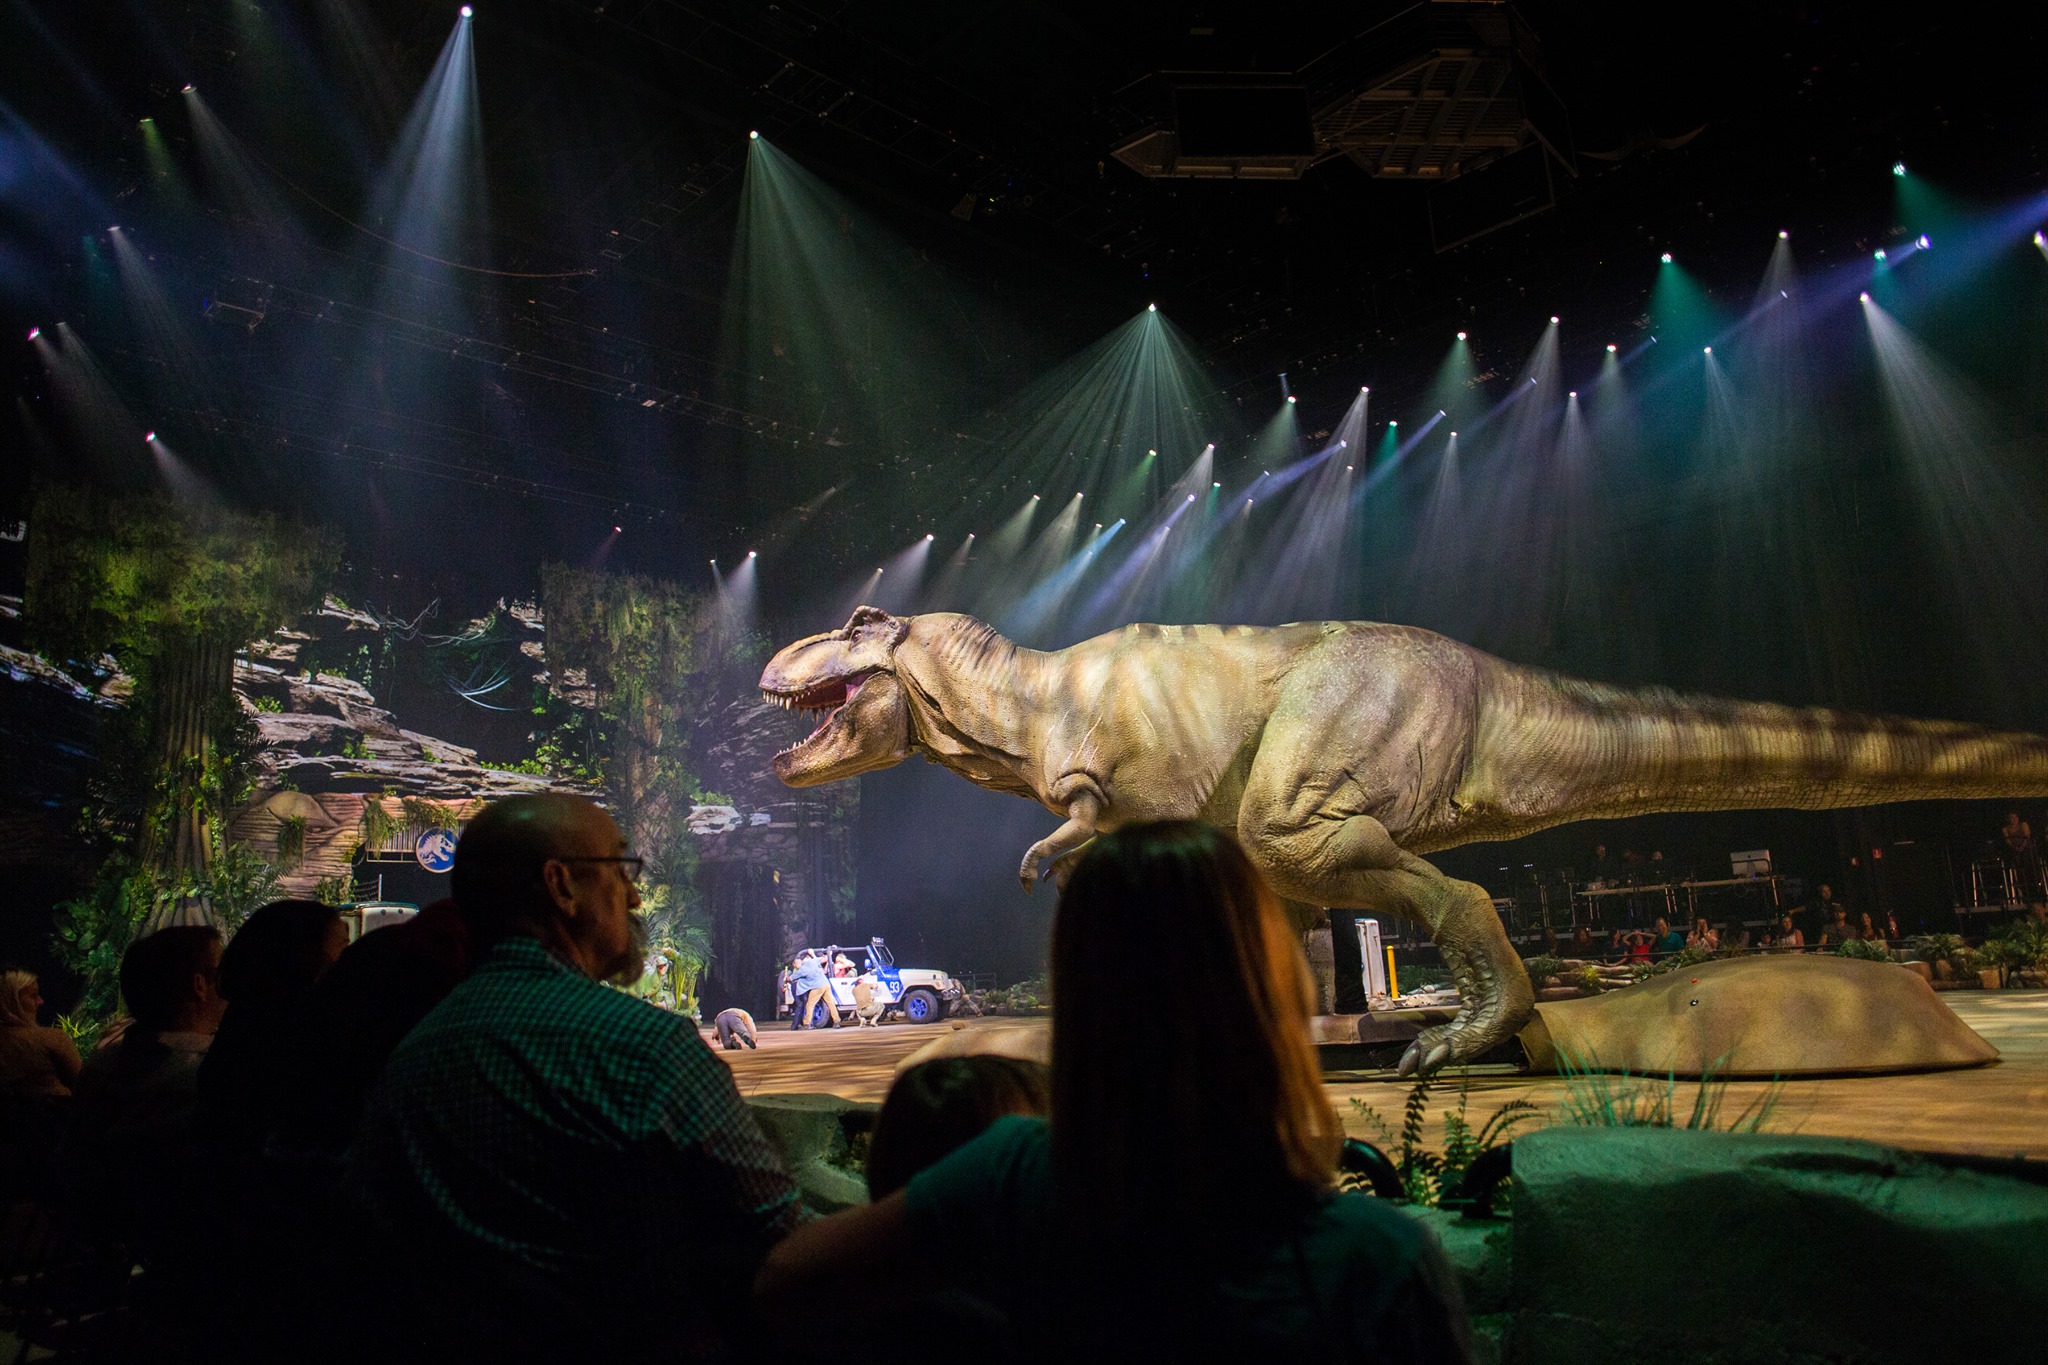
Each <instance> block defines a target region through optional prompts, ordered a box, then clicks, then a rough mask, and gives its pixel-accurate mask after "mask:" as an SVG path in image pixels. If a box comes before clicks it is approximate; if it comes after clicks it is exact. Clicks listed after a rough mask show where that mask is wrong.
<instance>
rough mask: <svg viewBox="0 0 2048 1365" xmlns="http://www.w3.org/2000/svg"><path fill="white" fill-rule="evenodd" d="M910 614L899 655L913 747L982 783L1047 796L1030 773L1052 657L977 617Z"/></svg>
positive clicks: (1035, 796)
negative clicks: (1032, 779)
mask: <svg viewBox="0 0 2048 1365" xmlns="http://www.w3.org/2000/svg"><path fill="white" fill-rule="evenodd" d="M910 620H911V628H910V633H909V635H908V636H907V637H906V638H905V639H904V641H903V643H902V644H900V645H898V646H897V648H896V656H895V659H896V677H897V680H898V681H899V682H900V683H901V684H902V686H903V691H904V695H905V697H906V698H907V699H908V702H909V707H910V724H911V744H912V747H913V748H915V749H916V750H917V751H918V752H920V753H922V754H924V755H925V757H927V758H929V759H931V760H932V761H933V762H934V763H939V764H943V765H944V766H946V767H948V768H951V769H952V770H953V771H954V772H956V773H959V774H960V775H961V776H963V777H965V778H967V779H968V780H969V781H970V782H973V783H975V784H977V785H979V786H983V787H988V788H991V789H993V790H995V791H1003V792H1011V793H1014V794H1016V795H1019V796H1028V797H1030V798H1032V799H1033V800H1038V799H1040V797H1041V793H1040V792H1039V791H1038V790H1037V788H1036V786H1035V785H1034V784H1033V783H1032V781H1031V780H1030V777H1029V774H1030V773H1031V772H1032V771H1033V770H1034V759H1035V757H1036V754H1037V751H1038V747H1039V746H1038V741H1039V739H1040V738H1041V736H1040V735H1039V729H1040V727H1041V726H1042V724H1043V716H1044V714H1045V712H1044V707H1045V704H1046V702H1047V700H1048V698H1047V695H1046V694H1047V691H1048V688H1049V687H1050V686H1051V684H1052V681H1053V680H1052V679H1051V678H1050V677H1049V676H1048V674H1049V672H1050V670H1049V668H1048V657H1049V656H1047V655H1046V654H1044V653H1042V652H1041V651H1039V650H1035V649H1026V648H1024V647H1022V646H1020V645H1018V644H1016V643H1014V642H1013V641H1010V640H1007V639H1005V638H1003V636H1002V635H1001V634H999V633H998V632H997V631H996V629H995V627H993V626H990V625H987V624H985V623H984V622H981V621H977V620H975V619H974V618H973V617H971V616H959V615H954V614H951V613H929V614H926V615H921V616H915V617H912V618H910Z"/></svg>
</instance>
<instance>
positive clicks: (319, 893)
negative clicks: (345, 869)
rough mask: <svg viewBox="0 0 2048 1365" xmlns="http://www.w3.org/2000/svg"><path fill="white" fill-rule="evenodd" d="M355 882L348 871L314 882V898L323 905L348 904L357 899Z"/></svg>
mask: <svg viewBox="0 0 2048 1365" xmlns="http://www.w3.org/2000/svg"><path fill="white" fill-rule="evenodd" d="M355 890H356V888H355V882H354V881H353V879H351V878H350V877H349V876H348V875H347V874H346V873H344V874H342V875H341V876H339V877H322V878H321V879H320V880H319V881H317V882H314V883H313V899H314V900H316V901H319V902H320V903H321V904H322V905H346V904H348V903H349V902H350V901H352V900H354V899H355Z"/></svg>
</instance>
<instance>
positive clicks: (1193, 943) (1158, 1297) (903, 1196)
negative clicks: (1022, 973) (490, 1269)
mask: <svg viewBox="0 0 2048 1365" xmlns="http://www.w3.org/2000/svg"><path fill="white" fill-rule="evenodd" d="M1163 924H1170V925H1171V926H1172V932H1170V933H1161V932H1160V926H1161V925H1163ZM1133 962H1144V963H1147V964H1148V968H1149V969H1150V970H1151V971H1153V972H1154V973H1155V974H1156V976H1157V977H1158V979H1160V980H1166V981H1172V982H1174V983H1175V985H1176V989H1177V990H1179V991H1182V992H1184V994H1185V998H1188V999H1192V1000H1199V1001H1201V1002H1202V1007H1201V1008H1200V1009H1187V1010H1170V1011H1165V1012H1162V1013H1160V1014H1158V1015H1157V1016H1156V1017H1155V1018H1154V1019H1153V1020H1151V1022H1150V1023H1149V1025H1148V1028H1149V1029H1150V1036H1149V1037H1148V1040H1147V1046H1146V1048H1145V1049H1144V1053H1143V1056H1142V1057H1141V1058H1140V1057H1137V1056H1135V1055H1134V1054H1133V1053H1132V1052H1131V1051H1130V1050H1129V1049H1126V1048H1117V1047H1111V1046H1108V1045H1106V1044H1107V1040H1108V1039H1110V1038H1112V1037H1114V1036H1116V1030H1117V1029H1118V1028H1119V1026H1120V1022H1119V1021H1122V1023H1121V1026H1123V1027H1128V1020H1129V1010H1130V989H1131V988H1130V964H1131V963H1133ZM1052 981H1053V1039H1054V1043H1053V1063H1052V1099H1053V1103H1052V1112H1051V1116H1050V1118H1038V1117H1019V1116H1011V1117H1007V1118H1002V1119H998V1120H997V1121H996V1122H995V1123H994V1124H993V1125H992V1126H991V1127H990V1128H989V1129H988V1130H987V1131H986V1132H984V1133H983V1134H982V1135H981V1136H980V1137H978V1138H976V1139H974V1140H973V1141H971V1142H969V1143H967V1144H966V1145H965V1146H963V1147H961V1148H959V1149H958V1150H957V1151H955V1152H953V1153H952V1154H951V1155H950V1156H948V1157H946V1158H945V1159H944V1160H942V1161H940V1162H939V1163H938V1164H937V1165H935V1166H933V1167H931V1168H930V1169H928V1170H926V1171H923V1172H922V1173H920V1174H918V1175H916V1176H914V1177H912V1179H911V1180H910V1182H909V1184H908V1185H907V1186H906V1187H905V1188H903V1189H901V1190H898V1191H896V1192H894V1193H892V1194H890V1195H888V1196H886V1197H884V1198H882V1199H880V1200H878V1201H876V1202H875V1203H873V1204H869V1205H866V1206H863V1207H859V1208H854V1209H849V1210H847V1211H845V1212H843V1213H839V1214H835V1215H833V1216H832V1217H830V1218H826V1219H823V1220H820V1221H819V1222H817V1223H814V1224H811V1225H809V1226H807V1227H804V1228H800V1229H798V1230H797V1231H796V1232H795V1233H794V1234H792V1235H791V1237H790V1238H789V1239H788V1240H787V1241H785V1242H783V1243H782V1244H781V1245H779V1246H777V1247H776V1248H775V1250H773V1251H772V1252H770V1253H769V1258H768V1262H767V1264H766V1265H765V1266H764V1267H763V1270H762V1273H761V1277H760V1279H759V1281H758V1283H757V1291H758V1293H759V1294H760V1296H761V1298H762V1300H763V1303H764V1306H765V1307H766V1308H767V1309H768V1310H769V1311H770V1312H772V1313H774V1314H775V1315H777V1316H778V1317H779V1316H781V1315H783V1314H791V1315H795V1314H801V1315H804V1316H812V1315H815V1314H818V1313H821V1312H823V1313H830V1312H832V1311H833V1310H834V1309H835V1308H838V1307H841V1306H846V1307H853V1306H858V1307H861V1308H864V1309H871V1308H872V1307H873V1306H874V1302H875V1300H876V1299H877V1298H878V1297H881V1296H884V1295H887V1294H889V1293H891V1292H892V1291H893V1292H894V1293H895V1294H897V1295H899V1296H900V1295H901V1294H903V1293H904V1292H905V1291H906V1289H907V1288H909V1287H910V1286H911V1285H912V1284H914V1285H915V1287H916V1288H918V1289H920V1290H926V1289H930V1288H932V1287H935V1286H936V1287H941V1288H944V1289H946V1290H949V1291H951V1292H953V1293H957V1294H964V1295H967V1296H970V1297H971V1298H973V1299H975V1300H978V1301H979V1302H981V1303H983V1304H986V1305H988V1307H989V1309H990V1312H991V1315H992V1316H997V1317H1000V1318H1001V1319H1003V1320H1006V1321H1007V1323H1008V1331H1007V1335H1008V1336H1009V1337H1010V1338H1011V1340H1010V1341H1009V1342H997V1343H996V1345H997V1346H999V1347H1000V1346H1004V1345H1007V1346H1009V1347H1010V1348H1011V1354H1012V1355H1014V1356H1017V1357H1020V1358H1027V1359H1036V1358H1039V1357H1041V1356H1043V1357H1044V1358H1048V1359H1100V1360H1117V1359H1138V1358H1143V1359H1187V1360H1246V1361H1264V1360H1281V1359H1292V1358H1302V1359H1308V1358H1311V1357H1313V1358H1315V1359H1321V1360H1375V1361H1402V1362H1407V1361H1425V1360H1427V1361H1463V1360H1469V1359H1470V1347H1469V1345H1468V1343H1467V1341H1466V1339H1465V1327H1464V1320H1463V1314H1462V1311H1461V1310H1460V1309H1459V1308H1458V1307H1457V1295H1456V1288H1455V1281H1454V1280H1453V1279H1452V1277H1451V1273H1450V1271H1449V1269H1448V1267H1447V1265H1446V1262H1445V1261H1444V1258H1443V1256H1442V1253H1441V1252H1440V1251H1439V1250H1438V1249H1437V1247H1436V1244H1435V1241H1434V1239H1433V1238H1432V1237H1431V1236H1430V1234H1429V1233H1428V1232H1427V1231H1426V1230H1425V1229H1424V1228H1423V1227H1422V1226H1421V1225H1420V1224H1419V1223H1417V1222H1416V1221H1414V1220H1413V1219H1411V1218H1409V1217H1408V1216H1407V1215H1406V1214H1404V1213H1402V1212H1401V1211H1400V1210H1399V1209H1397V1208H1396V1207H1394V1206H1393V1205H1392V1204H1390V1203H1386V1202H1383V1201H1381V1200H1378V1199H1374V1198H1371V1197H1369V1196H1366V1195H1360V1194H1338V1193H1335V1192H1334V1191H1333V1189H1332V1181H1333V1171H1334V1164H1335V1161H1336V1156H1337V1152H1338V1148H1339V1146H1340V1144H1341V1142H1342V1138H1343V1130H1342V1128H1341V1127H1340V1126H1339V1125H1338V1122H1337V1117H1336V1115H1335V1113H1334V1112H1333V1111H1332V1110H1331V1108H1330V1102H1329V1099H1328V1097H1327V1096H1326V1095H1325V1093H1324V1091H1323V1086H1322V1077H1321V1072H1320V1069H1319V1067H1318V1064H1317V1062H1316V1058H1315V1055H1314V1051H1313V1049H1312V1047H1311V1046H1310V1044H1309V1037H1308V1017H1309V1014H1310V1012H1311V1011H1312V1010H1313V1009H1314V1005H1315V989H1314V985H1313V982H1312V981H1311V979H1310V976H1309V971H1308V964H1307V961H1306V960H1305V959H1304V957H1303V955H1302V951H1301V947H1300V944H1299V941H1298V939H1297V937H1296V935H1295V934H1294V933H1293V931H1292V930H1291V929H1290V928H1289V926H1288V923H1287V919H1286V917H1285V915H1284V914H1283V913H1282V912H1281V909H1280V906H1279V903H1278V902H1277V901H1276V900H1275V898H1274V896H1273V894H1272V892H1271V891H1269V890H1268V889H1267V888H1266V887H1265V885H1264V884H1263V883H1262V882H1261V881H1260V879H1259V876H1258V874H1257V872H1256V871H1254V870H1253V868H1252V865H1251V863H1250V862H1249V861H1248V860H1247V859H1246V858H1245V856H1244V854H1243V853H1242V852H1241V851H1240V850H1239V849H1238V848H1237V846H1236V844H1235V843H1233V842H1232V841H1231V839H1230V837H1229V836H1228V835H1226V834H1224V833H1222V832H1221V831H1219V830H1216V829H1214V828H1211V827H1209V826H1207V825H1201V824H1196V823H1193V822H1174V823H1168V824H1157V825H1135V826H1126V827H1125V828H1123V829H1120V830H1118V831H1116V832H1114V833H1111V834H1105V835H1102V836H1100V837H1099V838H1097V839H1096V840H1095V842H1094V843H1092V844H1091V845H1090V846H1089V849H1088V851H1087V852H1086V853H1084V854H1083V855H1082V856H1081V857H1080V858H1079V860H1078V862H1077V865H1076V866H1075V868H1074V870H1073V873H1072V876H1071V879H1070V880H1069V882H1068V884H1067V886H1066V888H1065V890H1064V892H1063V893H1062V896H1061V900H1060V906H1059V910H1058V912H1057V915H1056V917H1055V921H1054V926H1053V949H1052ZM918 1247H971V1248H972V1249H973V1253H974V1254H972V1255H960V1256H949V1257H943V1258H936V1259H933V1260H930V1261H927V1262H925V1263H924V1267H923V1268H922V1269H921V1270H920V1273H919V1274H918V1275H917V1276H916V1277H915V1280H914V1281H911V1280H910V1279H909V1278H908V1277H906V1276H905V1275H904V1272H903V1265H904V1260H905V1258H906V1257H908V1256H910V1255H912V1254H913V1253H914V1251H915V1249H916V1248H918Z"/></svg>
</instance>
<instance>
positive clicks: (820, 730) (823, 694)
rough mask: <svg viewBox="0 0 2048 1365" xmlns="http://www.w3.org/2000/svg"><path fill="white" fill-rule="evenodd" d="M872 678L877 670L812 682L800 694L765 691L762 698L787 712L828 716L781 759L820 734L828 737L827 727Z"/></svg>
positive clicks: (762, 692)
mask: <svg viewBox="0 0 2048 1365" xmlns="http://www.w3.org/2000/svg"><path fill="white" fill-rule="evenodd" d="M872 676H874V670H873V669H867V670H865V671H863V672H860V673H855V674H852V675H850V676H848V677H844V678H827V679H826V680H825V681H823V682H820V683H812V684H811V685H810V686H809V687H806V688H803V689H802V690H800V691H796V692H771V691H769V690H768V689H767V688H765V687H764V688H762V689H761V696H762V697H763V699H765V700H766V701H767V702H768V704H769V705H770V706H779V707H781V708H782V709H783V710H785V711H802V712H805V713H809V712H813V711H822V712H824V713H825V714H824V716H823V718H822V719H820V720H819V721H818V725H817V728H816V729H814V730H812V731H811V732H810V733H809V734H808V735H805V736H804V737H803V738H802V739H800V740H798V741H797V742H796V743H794V744H792V745H790V746H789V747H788V748H787V749H784V750H783V751H782V753H779V754H777V755H776V757H777V758H780V757H782V754H791V753H795V752H796V751H797V750H798V749H801V748H803V747H804V745H806V744H809V743H810V742H811V741H812V740H814V739H816V738H817V737H818V736H819V735H822V734H824V733H825V728H826V727H827V726H829V725H830V724H831V723H832V718H833V717H834V716H836V715H838V714H839V708H840V707H842V706H844V705H846V703H848V702H850V701H852V700H853V698H854V694H855V693H857V692H859V691H860V687H861V684H862V683H864V682H866V681H867V680H868V679H869V678H870V677H872Z"/></svg>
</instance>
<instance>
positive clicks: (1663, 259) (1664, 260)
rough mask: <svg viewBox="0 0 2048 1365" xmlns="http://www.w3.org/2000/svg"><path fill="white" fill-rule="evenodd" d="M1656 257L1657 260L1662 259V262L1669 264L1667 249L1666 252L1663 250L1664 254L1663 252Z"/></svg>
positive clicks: (1669, 257) (1669, 255) (1669, 254)
mask: <svg viewBox="0 0 2048 1365" xmlns="http://www.w3.org/2000/svg"><path fill="white" fill-rule="evenodd" d="M1657 259H1658V260H1660V261H1662V262H1664V264H1666V265H1670V264H1671V253H1670V252H1668V251H1667V252H1665V253H1664V254H1663V255H1662V256H1659V257H1658V258H1657Z"/></svg>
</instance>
